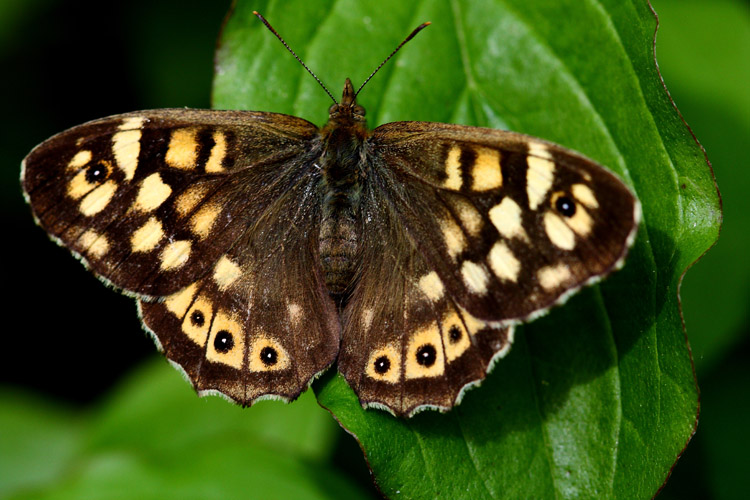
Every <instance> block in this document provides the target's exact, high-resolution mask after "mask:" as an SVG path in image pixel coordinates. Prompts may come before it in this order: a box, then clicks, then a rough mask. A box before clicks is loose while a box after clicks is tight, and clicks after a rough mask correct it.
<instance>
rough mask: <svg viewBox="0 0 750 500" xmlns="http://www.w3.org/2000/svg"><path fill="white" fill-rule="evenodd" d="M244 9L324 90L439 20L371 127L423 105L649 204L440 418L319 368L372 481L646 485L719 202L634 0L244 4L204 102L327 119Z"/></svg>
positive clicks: (651, 484) (408, 489) (418, 43)
mask: <svg viewBox="0 0 750 500" xmlns="http://www.w3.org/2000/svg"><path fill="white" fill-rule="evenodd" d="M253 9H256V10H258V11H260V12H262V13H263V14H264V15H265V16H266V17H267V18H268V19H269V20H270V21H271V22H272V23H273V24H274V27H275V28H276V29H277V31H279V32H280V33H281V34H282V35H283V36H284V37H285V39H286V40H287V41H288V42H289V43H290V45H291V46H292V47H294V48H295V50H296V51H297V53H298V54H299V55H300V56H301V58H302V59H303V60H304V61H306V63H307V64H308V66H310V67H311V68H313V69H314V70H315V71H316V73H317V74H318V75H319V76H320V77H321V79H322V80H323V81H324V82H326V83H327V84H328V85H329V86H330V87H331V90H332V92H336V93H338V91H339V89H340V88H341V86H342V85H343V82H344V78H345V77H351V78H352V79H353V80H354V82H355V85H356V84H357V83H358V82H361V81H363V80H364V78H366V76H367V75H368V74H369V72H370V71H371V70H372V69H373V68H375V67H376V66H377V65H378V63H379V62H380V61H381V60H382V58H383V57H384V56H385V55H387V53H388V52H389V51H390V50H391V49H392V48H393V47H395V46H396V44H397V43H398V42H399V41H400V40H401V39H402V38H403V36H405V35H406V34H408V33H409V31H410V30H411V29H412V28H414V27H415V26H416V25H418V24H419V23H421V22H423V21H426V20H429V21H432V23H433V26H431V27H430V28H429V29H428V30H426V31H425V32H423V33H422V34H420V35H419V36H418V37H417V38H416V39H415V40H413V41H412V42H410V43H409V45H408V46H407V47H406V48H405V49H403V50H402V52H401V53H399V55H398V56H397V57H396V58H395V60H394V61H392V62H390V63H389V64H388V65H386V66H385V67H384V68H383V70H381V72H380V73H379V74H378V75H377V76H376V77H375V78H374V79H373V80H372V81H371V82H370V83H369V84H368V86H367V88H366V89H365V90H364V91H363V92H362V94H361V95H360V98H359V102H360V104H362V105H364V106H365V107H366V108H367V109H368V112H369V113H368V116H369V121H370V125H371V126H377V125H379V124H381V123H384V122H389V121H394V120H432V121H443V122H454V123H462V124H467V125H483V126H490V127H503V128H508V129H512V130H516V131H521V132H525V133H529V134H532V135H536V136H539V137H542V138H545V139H548V140H552V141H554V142H558V143H560V144H562V145H564V146H566V147H569V148H572V149H576V150H579V151H581V152H583V153H584V154H586V155H588V156H590V157H592V158H594V159H596V160H597V161H599V162H601V163H603V164H605V165H608V166H609V167H610V168H611V169H612V170H614V171H615V172H617V173H618V174H620V175H621V176H622V178H623V179H624V180H625V181H626V182H628V183H629V184H630V185H631V186H633V188H634V190H635V191H636V193H637V194H638V196H639V198H640V200H641V202H642V204H643V210H644V221H643V224H642V226H641V229H640V233H639V236H638V239H637V241H636V244H635V247H634V248H633V250H632V252H631V256H630V258H629V260H628V263H627V265H626V266H625V268H624V269H623V270H622V271H620V272H619V273H617V274H616V275H614V276H613V277H611V278H610V279H608V280H607V281H606V282H605V283H603V284H602V285H601V286H599V287H595V288H592V289H590V290H587V291H586V292H584V293H582V294H581V295H579V296H578V297H576V298H575V299H573V300H571V301H570V302H569V303H568V304H567V305H565V306H564V307H563V308H559V309H557V310H555V311H553V312H552V313H550V315H549V316H547V317H545V318H544V319H542V320H539V321H537V322H535V323H532V324H530V325H528V326H526V327H525V328H523V329H521V330H522V331H519V332H518V333H517V335H516V341H515V346H514V348H513V349H512V351H511V353H510V354H509V355H508V357H507V358H506V359H504V360H502V361H501V362H500V363H498V364H497V366H496V368H495V369H494V371H493V373H492V374H491V375H490V376H489V377H488V379H487V380H486V381H485V383H484V384H483V386H482V387H481V388H479V389H475V390H472V391H470V392H469V393H468V394H467V396H466V398H465V400H464V402H463V403H462V404H461V406H459V407H458V408H456V409H454V410H453V411H451V412H450V413H448V414H437V413H423V414H420V415H417V416H416V417H414V418H412V419H410V420H404V419H396V418H393V417H391V416H390V415H388V414H385V413H383V412H380V411H377V410H368V411H364V410H362V409H361V408H360V406H359V403H358V402H357V399H356V397H355V395H354V393H353V392H352V391H351V390H350V389H349V388H348V386H347V385H346V383H345V382H344V381H343V379H342V378H341V377H340V376H338V375H335V374H334V373H332V372H329V373H328V374H327V376H325V377H323V378H322V379H321V380H319V381H318V382H317V383H316V384H315V386H314V387H315V389H316V392H317V395H318V399H319V401H320V403H321V404H323V405H324V406H325V407H327V408H328V409H329V410H330V411H331V412H332V413H333V415H334V416H335V417H336V419H337V420H338V421H339V422H340V423H341V425H342V426H343V427H345V428H346V429H347V430H348V431H349V432H350V433H351V434H352V435H354V436H355V438H356V439H357V440H358V441H359V443H360V445H361V446H362V449H363V450H364V453H365V455H366V458H367V460H368V463H369V466H370V467H371V469H372V471H373V473H374V475H375V479H376V481H377V483H378V485H379V488H380V489H381V491H383V492H384V493H385V494H386V495H387V496H391V497H398V496H400V495H403V496H404V497H409V498H435V497H438V496H439V497H443V498H458V497H470V498H485V497H486V498H518V497H525V498H530V497H533V498H548V497H556V498H582V497H597V498H611V497H619V498H648V497H651V496H653V495H654V494H655V492H656V491H657V490H658V489H659V487H660V486H661V485H662V484H663V482H664V481H665V479H666V477H667V476H668V473H669V471H670V469H671V467H672V466H673V464H674V462H675V460H676V458H677V456H678V455H679V454H680V453H681V451H682V450H683V449H684V447H685V446H686V443H687V441H688V440H689V438H690V436H691V435H692V433H693V431H694V428H695V425H696V417H697V407H698V390H697V386H696V382H695V378H694V374H693V369H692V361H691V358H690V352H689V349H688V346H687V343H686V338H685V336H684V333H683V330H682V325H681V315H680V309H679V300H678V288H679V284H680V280H681V277H682V274H683V272H684V271H685V269H686V268H687V267H688V266H689V265H690V264H691V263H692V262H693V261H695V259H697V258H698V257H699V256H700V255H701V254H702V253H703V252H704V251H705V250H706V249H707V248H709V247H710V245H711V244H712V243H713V242H714V241H715V239H716V237H717V233H718V225H719V222H720V219H721V213H720V207H719V202H718V196H717V191H716V187H715V183H714V181H713V177H712V174H711V172H710V169H709V167H708V165H707V162H706V160H705V158H704V155H703V152H702V150H701V149H700V147H699V146H698V145H697V143H696V141H695V140H694V138H693V137H692V135H691V134H690V132H689V130H688V129H687V128H686V126H685V125H684V124H683V123H682V121H681V120H680V118H679V116H678V113H677V112H676V110H675V108H674V106H673V104H672V103H671V101H670V99H669V97H668V95H667V93H666V91H665V89H664V87H663V85H662V82H661V80H660V77H659V75H658V72H657V68H656V65H655V61H654V56H653V40H654V32H655V28H656V20H655V17H654V15H653V13H652V11H651V9H650V6H649V4H648V3H647V2H646V0H633V1H630V2H622V1H621V0H602V1H598V2H594V1H584V2H581V1H580V0H566V1H557V2H548V1H545V0H538V1H536V0H494V1H487V2H481V3H479V2H469V1H459V0H453V1H440V0H435V1H421V2H413V3H408V4H407V3H404V2H398V1H396V0H388V1H382V2H378V6H377V7H375V6H373V5H371V4H369V3H368V4H365V3H364V2H353V1H339V2H333V1H328V2H315V3H314V4H313V3H310V2H303V1H292V2H284V3H281V2H238V3H237V5H236V8H235V11H234V14H233V15H232V16H231V17H230V18H229V20H228V22H227V24H226V26H225V29H224V32H223V36H222V40H221V45H220V48H219V51H218V57H217V74H216V78H215V81H214V95H213V98H214V105H215V107H218V108H235V109H255V110H267V111H277V112H286V113H290V114H295V115H298V116H302V117H304V118H307V119H309V120H311V121H313V122H316V123H320V124H322V123H323V122H324V121H325V119H326V110H327V108H328V106H329V105H330V100H329V99H328V97H327V96H326V95H325V93H324V92H323V91H322V90H321V89H320V88H319V87H318V86H317V83H316V82H315V81H314V80H313V79H312V78H310V77H309V76H308V75H307V74H305V72H304V71H303V70H302V69H301V68H300V67H299V66H298V65H297V63H296V61H294V59H293V58H292V57H291V56H290V55H288V54H286V53H285V51H284V49H283V47H281V45H280V44H279V43H278V41H277V40H275V39H274V38H273V36H272V35H271V34H270V33H268V32H267V31H266V30H265V29H264V28H263V27H262V25H261V24H260V23H259V22H258V21H256V20H254V18H253V16H252V10H253Z"/></svg>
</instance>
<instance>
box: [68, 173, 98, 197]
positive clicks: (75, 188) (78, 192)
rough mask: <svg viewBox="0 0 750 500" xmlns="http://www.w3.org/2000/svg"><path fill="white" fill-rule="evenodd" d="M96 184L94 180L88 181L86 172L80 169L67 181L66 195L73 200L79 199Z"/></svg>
mask: <svg viewBox="0 0 750 500" xmlns="http://www.w3.org/2000/svg"><path fill="white" fill-rule="evenodd" d="M96 186H97V183H95V182H89V181H88V176H87V172H86V171H85V170H81V171H80V172H78V173H77V174H76V175H74V176H73V178H72V179H70V182H68V191H67V193H68V196H70V197H71V198H73V199H74V200H80V199H81V198H83V197H84V196H85V195H86V194H88V193H89V192H90V191H91V190H92V189H94V188H95V187H96Z"/></svg>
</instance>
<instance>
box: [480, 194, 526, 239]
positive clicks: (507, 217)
mask: <svg viewBox="0 0 750 500" xmlns="http://www.w3.org/2000/svg"><path fill="white" fill-rule="evenodd" d="M489 215H490V221H492V225H493V226H495V229H497V232H498V233H500V234H501V235H503V236H504V237H505V238H507V239H511V238H520V239H522V240H524V241H529V236H528V235H527V234H526V230H525V229H524V228H523V217H522V211H521V207H520V206H519V205H518V203H516V202H515V201H513V199H511V198H510V197H508V196H506V197H505V198H503V201H501V202H500V203H498V204H497V205H495V206H494V207H492V208H491V209H490V211H489Z"/></svg>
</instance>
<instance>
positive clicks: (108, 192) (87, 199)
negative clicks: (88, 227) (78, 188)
mask: <svg viewBox="0 0 750 500" xmlns="http://www.w3.org/2000/svg"><path fill="white" fill-rule="evenodd" d="M115 191H117V183H116V182H115V181H107V182H105V183H104V184H102V185H100V186H98V187H96V188H94V189H93V190H92V191H91V192H90V193H88V194H87V195H86V196H84V198H83V199H82V200H81V204H80V205H79V206H78V210H80V212H81V213H82V214H83V215H85V216H86V217H91V216H92V215H96V214H98V213H99V212H101V211H102V210H104V209H105V208H107V205H109V202H110V201H112V198H114V196H115Z"/></svg>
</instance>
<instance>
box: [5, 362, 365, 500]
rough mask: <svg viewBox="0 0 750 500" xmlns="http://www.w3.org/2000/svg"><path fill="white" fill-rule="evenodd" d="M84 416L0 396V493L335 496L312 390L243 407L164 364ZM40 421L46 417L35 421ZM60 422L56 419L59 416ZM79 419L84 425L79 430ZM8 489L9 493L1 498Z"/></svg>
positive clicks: (330, 430) (324, 423)
mask: <svg viewBox="0 0 750 500" xmlns="http://www.w3.org/2000/svg"><path fill="white" fill-rule="evenodd" d="M116 394H117V396H116V397H114V398H113V399H112V400H110V401H108V402H107V403H106V404H103V405H102V406H100V407H99V408H96V409H94V410H93V411H92V412H91V414H90V415H88V416H87V418H86V419H85V420H83V421H82V420H81V419H72V418H71V417H69V416H68V417H66V418H65V417H64V413H63V412H60V411H59V410H56V409H54V408H52V409H45V408H42V407H38V405H37V407H31V408H29V409H28V410H24V405H23V404H21V402H19V400H18V399H19V398H17V397H16V398H11V397H9V396H0V408H13V412H12V413H11V412H7V413H6V412H0V424H2V430H3V431H2V433H0V451H2V455H0V456H2V459H0V493H4V494H7V496H3V498H18V499H20V498H34V499H68V498H70V499H78V498H97V499H107V498H112V499H115V498H143V499H149V498H153V499H172V498H174V499H193V498H194V499H204V498H222V499H232V498H237V499H240V498H241V499H244V498H248V493H249V492H252V495H255V497H256V498H279V499H282V498H300V499H321V500H322V499H344V498H347V499H348V498H359V497H361V496H362V494H363V492H362V491H361V490H359V489H358V488H357V487H356V486H354V485H353V484H352V483H351V482H350V480H349V479H348V478H346V477H344V476H342V475H341V474H340V473H339V472H337V471H335V470H332V468H331V467H330V465H329V460H330V455H331V452H332V446H333V444H334V438H335V436H336V430H337V429H336V426H335V424H334V423H333V422H332V421H331V420H330V418H329V417H328V415H327V413H326V412H325V411H324V410H321V409H320V408H319V407H318V406H317V405H316V404H315V401H314V398H313V397H312V395H305V396H303V397H302V398H300V400H299V401H298V403H295V404H294V405H293V406H289V405H285V404H283V403H280V402H271V401H268V402H263V403H260V404H258V405H256V406H255V407H253V410H252V411H248V410H243V409H242V408H239V407H236V406H234V405H230V404H227V403H226V402H225V401H222V400H220V399H219V398H215V397H214V398H205V399H199V398H197V397H196V396H195V393H194V391H193V390H192V389H191V388H190V386H189V385H188V384H186V383H185V382H184V381H183V380H181V378H180V377H179V375H178V374H177V373H175V372H174V371H173V370H169V369H165V363H164V361H163V360H159V363H153V364H151V365H148V366H147V367H146V368H145V369H144V370H141V371H140V372H139V373H137V374H135V375H134V376H133V377H132V378H131V379H129V380H128V382H127V384H126V385H125V386H124V387H123V388H122V389H121V390H119V391H117V392H116ZM45 415H48V417H47V416H45ZM61 416H62V417H64V418H61ZM82 422H85V425H81V423H82ZM10 494H13V495H12V496H11V495H10Z"/></svg>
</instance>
